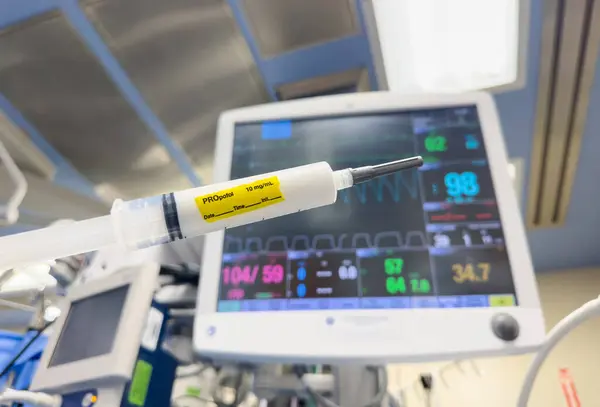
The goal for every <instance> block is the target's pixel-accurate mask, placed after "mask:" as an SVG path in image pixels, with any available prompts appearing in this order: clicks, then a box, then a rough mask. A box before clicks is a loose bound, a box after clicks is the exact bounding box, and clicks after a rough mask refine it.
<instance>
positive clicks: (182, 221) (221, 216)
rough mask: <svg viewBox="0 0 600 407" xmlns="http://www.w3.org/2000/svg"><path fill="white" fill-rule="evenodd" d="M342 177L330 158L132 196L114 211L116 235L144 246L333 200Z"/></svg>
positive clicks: (118, 203) (126, 242) (128, 243)
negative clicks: (235, 177) (269, 171)
mask: <svg viewBox="0 0 600 407" xmlns="http://www.w3.org/2000/svg"><path fill="white" fill-rule="evenodd" d="M338 184H339V181H337V180H336V177H335V176H334V172H333V171H332V170H331V167H330V166H329V164H327V163H326V162H320V163H315V164H309V165H304V166H301V167H295V168H290V169H287V170H282V171H277V172H272V173H268V174H261V175H258V176H253V177H247V178H243V179H237V180H233V181H228V182H222V183H218V184H212V185H207V186H205V187H199V188H191V189H187V190H184V191H179V192H174V193H170V194H163V195H158V196H155V197H151V198H144V199H137V200H133V201H127V202H123V201H116V202H115V204H114V205H113V209H112V211H111V215H112V220H113V225H114V227H115V232H116V235H117V240H118V241H119V242H120V243H121V244H124V245H126V246H127V247H129V248H142V247H148V246H152V245H155V244H162V243H167V242H170V241H175V240H179V239H185V238H190V237H195V236H199V235H203V234H206V233H210V232H213V231H216V230H221V229H226V228H232V227H235V226H240V225H245V224H249V223H253V222H258V221H261V220H264V219H270V218H275V217H278V216H282V215H286V214H290V213H296V212H300V211H303V210H307V209H312V208H317V207H320V206H324V205H329V204H332V203H334V202H335V201H336V198H337V189H338V188H339V185H338Z"/></svg>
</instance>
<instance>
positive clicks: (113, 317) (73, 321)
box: [48, 285, 129, 367]
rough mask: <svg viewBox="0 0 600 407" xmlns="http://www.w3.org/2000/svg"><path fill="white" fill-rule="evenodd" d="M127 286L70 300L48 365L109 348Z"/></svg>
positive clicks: (79, 358)
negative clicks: (70, 302) (71, 301)
mask: <svg viewBox="0 0 600 407" xmlns="http://www.w3.org/2000/svg"><path fill="white" fill-rule="evenodd" d="M128 291H129V285H125V286H122V287H119V288H115V289H114V290H110V291H105V292H103V293H100V294H97V295H94V296H91V297H87V298H84V299H81V300H79V301H74V302H73V303H72V304H71V308H70V310H69V314H68V315H67V319H66V321H65V324H64V326H63V329H62V332H61V333H60V336H59V338H58V342H57V343H56V347H55V348H54V353H53V354H52V357H51V358H50V362H49V363H48V367H53V366H59V365H63V364H66V363H71V362H77V361H79V360H83V359H88V358H92V357H95V356H101V355H106V354H108V353H110V352H111V351H112V348H113V345H114V341H115V336H116V335H117V328H118V326H119V321H120V320H121V313H122V310H123V307H124V305H125V300H126V299H127V293H128Z"/></svg>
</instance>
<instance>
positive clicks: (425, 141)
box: [217, 106, 517, 312]
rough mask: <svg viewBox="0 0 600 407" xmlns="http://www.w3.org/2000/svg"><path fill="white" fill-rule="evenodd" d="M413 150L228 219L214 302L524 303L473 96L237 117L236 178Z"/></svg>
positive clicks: (226, 307) (232, 306)
mask: <svg viewBox="0 0 600 407" xmlns="http://www.w3.org/2000/svg"><path fill="white" fill-rule="evenodd" d="M414 155H422V156H423V158H424V161H425V165H424V166H423V167H422V168H420V169H419V170H410V171H405V172H400V173H396V174H393V175H389V176H386V177H382V178H379V179H376V180H374V181H370V182H368V183H364V184H360V185H356V186H354V187H352V188H351V189H347V190H343V191H340V193H339V195H338V200H337V202H336V203H335V204H334V205H330V206H327V207H322V208H318V209H313V210H310V211H306V212H300V213H296V214H292V215H287V216H283V217H280V218H276V219H271V220H267V221H263V222H259V223H255V224H250V225H246V226H241V227H237V228H233V229H227V230H226V232H225V238H224V243H223V259H222V269H221V277H220V288H219V298H218V305H217V310H218V311H219V312H240V311H242V312H243V311H292V310H333V309H335V310H344V309H378V308H386V309H406V308H442V307H451V308H454V307H494V306H515V305H517V298H516V295H515V288H514V283H513V277H512V273H511V268H510V262H509V258H508V255H507V252H506V245H505V241H504V239H505V237H504V234H503V230H502V223H501V219H500V216H499V212H498V207H497V202H496V196H495V192H494V186H493V183H492V178H491V174H490V168H489V165H488V161H487V153H486V148H485V143H484V140H483V137H482V129H481V126H480V123H479V118H478V113H477V108H476V107H475V106H462V107H452V108H436V109H428V110H403V111H397V112H386V113H376V114H366V115H358V116H357V115H353V116H329V117H318V118H302V119H297V120H282V121H269V122H252V123H238V124H236V126H235V135H234V145H233V156H232V165H231V179H236V178H242V177H247V176H251V175H257V174H261V173H266V172H270V171H276V170H281V169H285V168H289V167H294V166H298V165H303V164H309V163H314V162H318V161H327V162H328V163H329V164H330V165H331V166H332V168H333V169H334V170H337V169H343V168H348V167H359V166H364V165H374V164H380V163H383V162H386V161H392V160H398V159H401V158H406V157H410V156H414Z"/></svg>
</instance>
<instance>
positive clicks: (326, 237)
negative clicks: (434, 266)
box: [224, 230, 427, 253]
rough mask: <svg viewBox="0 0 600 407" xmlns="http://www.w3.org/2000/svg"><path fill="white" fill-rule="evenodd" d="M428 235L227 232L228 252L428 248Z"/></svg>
mask: <svg viewBox="0 0 600 407" xmlns="http://www.w3.org/2000/svg"><path fill="white" fill-rule="evenodd" d="M425 247H427V239H426V237H425V234H424V233H423V232H422V231H420V230H413V231H408V232H406V233H405V234H402V233H400V232H398V231H384V232H378V233H375V235H372V234H370V233H366V232H358V233H352V234H350V233H343V234H341V235H339V236H335V235H332V234H320V235H315V236H312V237H310V236H307V235H294V236H293V237H291V238H290V237H288V236H270V237H268V238H267V239H263V238H261V237H258V236H257V237H247V238H245V239H243V238H238V237H233V236H225V244H224V252H225V253H242V252H246V253H263V252H267V253H268V252H281V251H289V250H292V251H310V250H312V251H323V252H327V251H332V250H346V249H351V250H354V249H369V248H392V249H393V248H425Z"/></svg>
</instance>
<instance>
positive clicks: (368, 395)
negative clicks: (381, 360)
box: [332, 365, 379, 407]
mask: <svg viewBox="0 0 600 407" xmlns="http://www.w3.org/2000/svg"><path fill="white" fill-rule="evenodd" d="M332 373H333V376H334V383H335V387H334V389H333V401H334V402H335V403H336V404H337V405H338V406H341V407H364V406H366V405H368V404H369V403H370V402H371V401H372V400H373V397H375V396H376V395H377V393H378V392H379V387H378V383H377V382H378V374H377V371H376V370H373V369H369V368H367V367H366V366H355V365H342V366H335V367H333V368H332Z"/></svg>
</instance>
